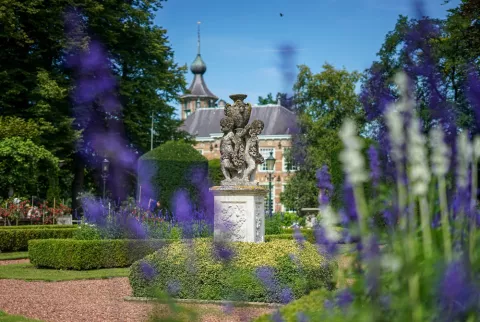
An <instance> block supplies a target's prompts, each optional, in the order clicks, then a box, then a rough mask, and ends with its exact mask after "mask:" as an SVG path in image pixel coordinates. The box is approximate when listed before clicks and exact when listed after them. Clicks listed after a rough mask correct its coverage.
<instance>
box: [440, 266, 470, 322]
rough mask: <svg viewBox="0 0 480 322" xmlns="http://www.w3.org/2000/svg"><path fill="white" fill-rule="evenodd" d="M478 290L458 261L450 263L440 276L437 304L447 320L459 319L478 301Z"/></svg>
mask: <svg viewBox="0 0 480 322" xmlns="http://www.w3.org/2000/svg"><path fill="white" fill-rule="evenodd" d="M478 294H479V292H478V290H476V289H475V287H474V283H473V281H471V280H470V279H469V272H468V270H467V268H466V267H465V265H464V264H463V263H462V262H460V261H457V262H453V263H451V264H450V265H449V266H448V267H447V269H446V271H445V273H444V275H443V278H442V281H441V283H440V289H439V305H440V309H441V311H442V314H443V315H444V316H445V318H446V320H447V321H455V320H457V319H459V318H460V317H461V316H462V315H463V314H464V313H465V312H467V311H469V310H471V309H472V306H474V305H475V304H476V303H477V302H478V297H479V295H478Z"/></svg>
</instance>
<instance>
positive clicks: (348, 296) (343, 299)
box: [336, 288, 353, 308]
mask: <svg viewBox="0 0 480 322" xmlns="http://www.w3.org/2000/svg"><path fill="white" fill-rule="evenodd" d="M336 300H337V305H338V306H339V307H341V308H345V307H347V306H349V305H350V304H351V303H352V302H353V294H352V292H351V291H350V290H349V289H348V288H347V289H344V290H341V291H340V292H338V294H337V297H336Z"/></svg>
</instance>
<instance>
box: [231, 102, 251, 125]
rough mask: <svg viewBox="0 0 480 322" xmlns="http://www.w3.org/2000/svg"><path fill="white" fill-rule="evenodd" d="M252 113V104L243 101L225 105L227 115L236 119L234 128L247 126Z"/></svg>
mask: <svg viewBox="0 0 480 322" xmlns="http://www.w3.org/2000/svg"><path fill="white" fill-rule="evenodd" d="M251 113H252V106H251V105H250V104H245V103H243V102H241V101H238V102H235V104H234V105H230V104H227V105H226V106H225V116H227V117H231V118H232V119H233V120H234V129H243V128H245V127H246V126H247V123H248V121H249V120H250V114H251Z"/></svg>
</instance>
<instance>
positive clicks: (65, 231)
mask: <svg viewBox="0 0 480 322" xmlns="http://www.w3.org/2000/svg"><path fill="white" fill-rule="evenodd" d="M73 233H74V230H73V229H71V228H50V229H35V228H31V229H28V228H27V229H0V251H2V252H4V251H19V250H27V249H28V241H29V240H32V239H49V238H72V237H73Z"/></svg>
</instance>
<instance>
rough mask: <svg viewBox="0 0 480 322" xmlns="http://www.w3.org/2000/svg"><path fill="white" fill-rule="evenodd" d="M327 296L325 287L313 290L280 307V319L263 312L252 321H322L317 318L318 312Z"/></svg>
mask: <svg viewBox="0 0 480 322" xmlns="http://www.w3.org/2000/svg"><path fill="white" fill-rule="evenodd" d="M327 298H328V291H327V290H325V289H322V290H314V291H312V292H311V293H310V294H308V295H305V296H303V297H302V298H300V299H298V300H295V301H293V302H291V303H289V304H287V305H285V306H284V307H282V308H281V309H280V316H281V319H279V318H278V315H276V317H277V318H276V319H274V318H273V315H272V314H265V315H262V316H261V317H259V318H257V319H256V320H254V322H271V321H279V320H281V321H284V322H297V321H322V320H321V319H318V317H319V312H323V311H324V302H325V300H326V299H327Z"/></svg>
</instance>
